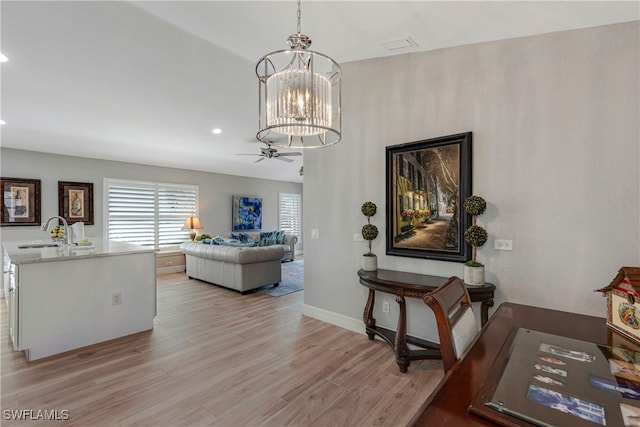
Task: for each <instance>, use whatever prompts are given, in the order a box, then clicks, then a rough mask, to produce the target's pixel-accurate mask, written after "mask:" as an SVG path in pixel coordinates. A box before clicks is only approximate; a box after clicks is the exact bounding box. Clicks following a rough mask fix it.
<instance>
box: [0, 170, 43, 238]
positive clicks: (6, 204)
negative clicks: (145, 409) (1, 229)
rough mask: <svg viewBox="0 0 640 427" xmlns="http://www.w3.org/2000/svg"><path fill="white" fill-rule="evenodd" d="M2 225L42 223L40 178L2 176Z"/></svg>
mask: <svg viewBox="0 0 640 427" xmlns="http://www.w3.org/2000/svg"><path fill="white" fill-rule="evenodd" d="M1 181H2V224H0V225H2V226H9V225H40V180H39V179H24V178H5V177H3V178H1Z"/></svg>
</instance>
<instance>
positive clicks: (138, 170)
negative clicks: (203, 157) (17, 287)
mask: <svg viewBox="0 0 640 427" xmlns="http://www.w3.org/2000/svg"><path fill="white" fill-rule="evenodd" d="M0 155H1V156H2V158H1V166H2V176H3V177H12V178H32V179H40V180H41V181H42V182H41V200H42V221H45V220H46V219H47V218H48V217H50V216H53V215H58V181H74V182H92V183H93V190H94V196H93V197H94V208H93V209H94V223H95V225H93V226H87V227H86V229H85V234H86V235H87V236H93V237H100V236H102V232H103V228H102V222H103V221H102V219H103V203H102V195H103V180H104V178H118V179H131V180H139V181H154V182H167V183H179V184H197V185H199V186H200V220H201V222H202V225H203V227H204V229H203V230H199V233H203V232H206V233H208V234H211V235H213V236H215V235H216V234H221V235H222V234H223V233H228V232H229V231H230V230H231V201H232V196H233V195H234V194H236V195H243V196H258V197H262V204H263V207H264V212H263V227H262V228H263V230H275V229H277V228H278V193H294V194H302V184H296V183H289V182H282V181H271V180H264V179H255V178H246V177H241V176H234V175H223V174H216V173H207V172H194V171H188V170H183V169H171V168H164V167H156V166H146V165H140V164H134V163H124V162H112V161H106V160H96V159H87V158H80V157H70V156H59V155H54V154H45V153H37V152H32V151H23V150H14V149H7V148H3V149H2V150H0ZM0 231H1V232H2V239H8V240H12V239H25V238H26V239H43V238H48V233H44V232H42V231H40V227H36V226H19V227H13V226H12V227H2V229H1V230H0Z"/></svg>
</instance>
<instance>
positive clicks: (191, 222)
mask: <svg viewBox="0 0 640 427" xmlns="http://www.w3.org/2000/svg"><path fill="white" fill-rule="evenodd" d="M201 228H202V224H200V219H199V218H198V217H197V216H188V217H187V219H185V220H184V226H183V227H182V229H183V230H191V231H190V232H189V238H190V239H191V241H193V240H194V239H195V238H196V230H199V229H201Z"/></svg>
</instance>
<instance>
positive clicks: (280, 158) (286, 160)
mask: <svg viewBox="0 0 640 427" xmlns="http://www.w3.org/2000/svg"><path fill="white" fill-rule="evenodd" d="M275 158H276V159H278V160H282V161H283V162H293V160H291V159H283V158H282V157H280V156H278V157H275Z"/></svg>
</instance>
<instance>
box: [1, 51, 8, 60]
mask: <svg viewBox="0 0 640 427" xmlns="http://www.w3.org/2000/svg"><path fill="white" fill-rule="evenodd" d="M8 60H9V58H7V57H6V56H4V55H3V54H1V53H0V62H7V61H8Z"/></svg>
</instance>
